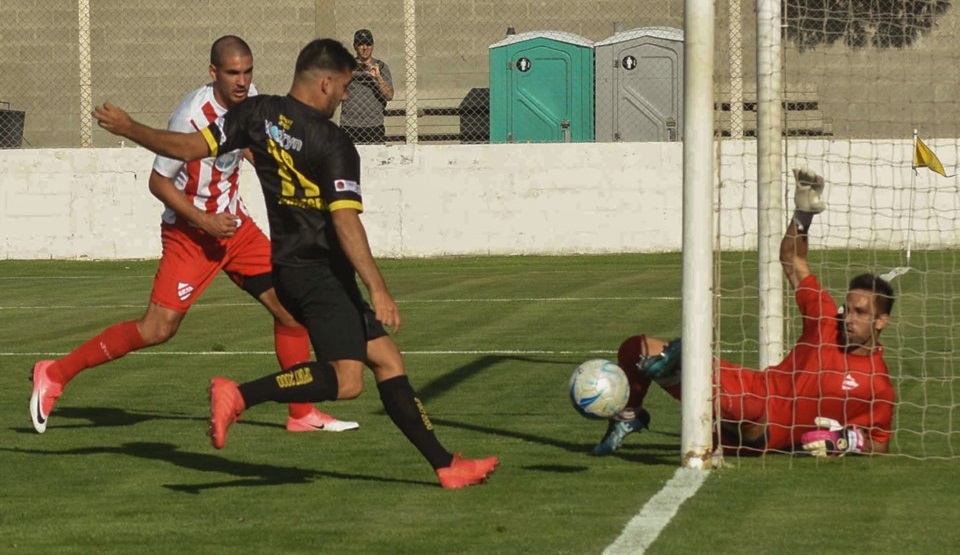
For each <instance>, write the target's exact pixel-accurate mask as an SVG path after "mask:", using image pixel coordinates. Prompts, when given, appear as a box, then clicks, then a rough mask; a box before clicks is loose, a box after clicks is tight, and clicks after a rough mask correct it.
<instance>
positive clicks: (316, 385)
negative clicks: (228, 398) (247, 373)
mask: <svg viewBox="0 0 960 555" xmlns="http://www.w3.org/2000/svg"><path fill="white" fill-rule="evenodd" d="M339 387H340V382H339V380H337V371H336V370H334V369H333V366H330V365H329V364H328V363H326V362H307V363H304V364H298V365H296V366H291V367H290V368H287V369H286V370H284V371H283V372H277V373H276V374H271V375H269V376H264V377H262V378H259V379H256V380H253V381H252V382H247V383H244V384H240V395H242V396H243V402H244V403H246V405H247V408H250V407H252V406H253V405H258V404H260V403H263V402H265V401H276V402H278V403H315V402H318V401H333V400H334V399H336V398H337V391H338V390H339Z"/></svg>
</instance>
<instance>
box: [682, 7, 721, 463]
mask: <svg viewBox="0 0 960 555" xmlns="http://www.w3.org/2000/svg"><path fill="white" fill-rule="evenodd" d="M685 10H686V11H685V13H686V18H685V22H684V37H685V39H684V40H685V43H686V45H685V47H684V66H683V67H684V70H683V71H684V75H683V79H684V91H683V106H684V110H685V113H684V122H683V127H684V129H683V137H684V141H683V318H682V320H683V322H682V334H683V338H684V342H683V352H682V354H681V356H682V360H683V372H682V373H681V380H682V382H681V387H682V389H683V395H682V399H681V410H682V414H683V417H682V418H683V424H682V435H681V464H682V466H683V467H685V468H699V469H709V468H710V457H711V451H712V443H713V441H712V436H711V423H712V418H711V414H712V410H711V403H710V398H711V393H712V389H713V388H712V386H711V384H712V362H711V361H712V358H711V348H710V343H711V339H712V337H713V331H712V330H713V304H712V294H713V196H714V195H713V177H714V171H713V163H714V162H713V49H714V42H713V41H714V31H713V25H714V17H713V13H714V8H713V2H712V1H710V0H686V2H685Z"/></svg>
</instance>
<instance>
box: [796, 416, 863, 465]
mask: <svg viewBox="0 0 960 555" xmlns="http://www.w3.org/2000/svg"><path fill="white" fill-rule="evenodd" d="M814 423H815V424H816V425H817V427H818V428H826V429H825V430H814V431H812V432H806V433H804V434H803V435H802V436H800V443H802V444H803V450H804V451H807V452H808V453H810V454H811V455H813V456H814V457H842V456H844V455H846V454H847V453H862V452H863V447H864V445H865V443H866V439H867V438H866V435H864V433H863V430H861V429H860V428H859V427H858V426H843V425H841V424H840V423H839V422H837V421H836V420H834V419H833V418H826V417H824V416H818V417H816V418H815V419H814Z"/></svg>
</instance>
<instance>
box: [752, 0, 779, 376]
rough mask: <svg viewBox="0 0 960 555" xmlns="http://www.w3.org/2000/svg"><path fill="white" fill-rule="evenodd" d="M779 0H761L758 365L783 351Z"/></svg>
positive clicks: (770, 362)
mask: <svg viewBox="0 0 960 555" xmlns="http://www.w3.org/2000/svg"><path fill="white" fill-rule="evenodd" d="M780 22H781V15H780V0H757V271H758V276H757V287H758V292H757V295H758V301H759V310H760V312H759V315H758V316H759V318H758V322H759V329H758V336H757V341H758V344H759V351H760V352H759V362H758V364H759V367H760V368H766V367H768V366H771V365H773V364H776V363H777V362H779V361H780V357H781V356H782V355H783V278H782V276H781V268H780V238H781V235H782V233H783V226H784V223H783V198H782V197H783V194H782V180H781V176H782V175H783V172H782V166H781V161H780V157H781V143H782V142H783V121H782V118H783V103H782V102H783V101H782V100H781V83H782V77H781V75H782V73H781V60H780V58H781V56H780V48H781V39H780V33H781V30H780Z"/></svg>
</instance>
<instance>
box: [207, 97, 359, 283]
mask: <svg viewBox="0 0 960 555" xmlns="http://www.w3.org/2000/svg"><path fill="white" fill-rule="evenodd" d="M202 133H203V136H204V138H206V140H207V143H208V145H209V148H210V156H216V155H217V153H218V152H229V151H232V150H235V149H238V148H249V149H250V151H251V152H252V153H253V159H254V167H255V168H256V170H257V177H259V178H260V186H261V187H262V188H263V197H264V201H265V202H266V207H267V218H268V220H269V222H270V242H271V244H272V248H273V264H274V265H282V266H301V267H302V266H315V265H318V264H323V265H326V264H336V265H339V264H342V263H345V262H346V257H345V255H344V254H343V250H342V249H341V247H340V241H339V240H338V239H337V236H336V232H335V230H334V229H333V224H332V222H331V218H330V213H331V212H332V211H334V210H339V209H342V208H351V209H354V210H357V211H360V212H362V211H363V200H362V198H361V195H360V156H359V154H357V149H356V147H354V146H353V142H352V141H351V140H350V138H349V137H348V136H347V134H346V133H344V131H343V130H342V129H340V128H339V127H337V126H336V125H335V124H334V123H333V122H331V121H330V120H329V119H327V118H326V117H324V116H323V114H321V113H320V112H318V111H317V110H315V109H313V108H311V107H310V106H307V105H306V104H304V103H302V102H300V101H298V100H296V99H295V98H293V97H291V96H276V95H259V96H253V97H250V98H248V99H247V100H245V101H243V102H241V103H240V104H238V105H237V106H236V107H234V108H233V109H231V110H230V111H229V112H227V113H226V114H224V115H223V116H222V117H220V118H219V119H217V120H216V121H214V122H213V123H212V124H210V126H209V127H207V128H205V129H203V130H202Z"/></svg>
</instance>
